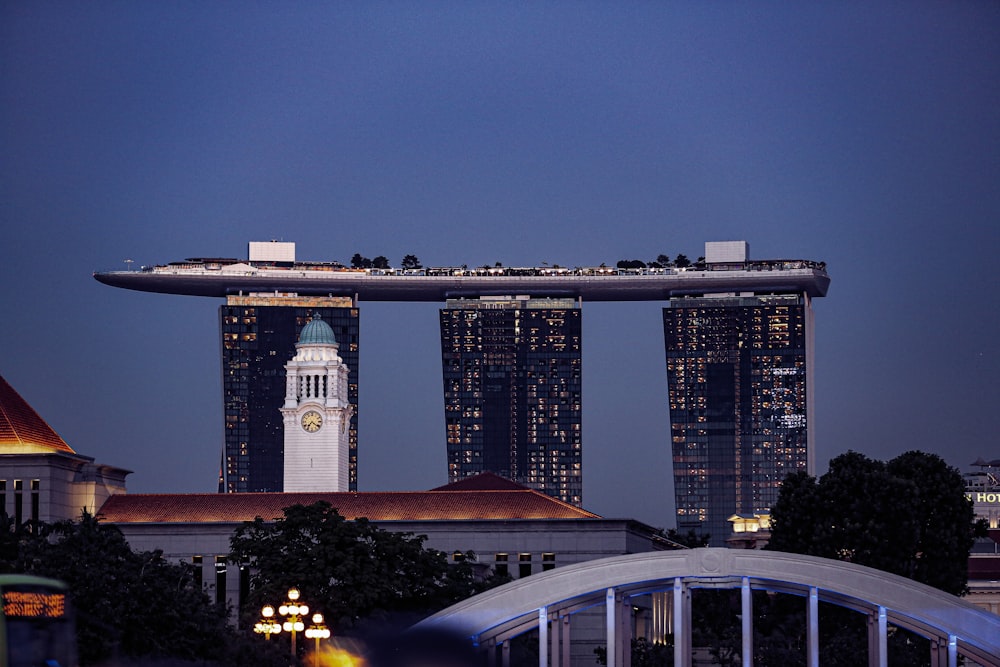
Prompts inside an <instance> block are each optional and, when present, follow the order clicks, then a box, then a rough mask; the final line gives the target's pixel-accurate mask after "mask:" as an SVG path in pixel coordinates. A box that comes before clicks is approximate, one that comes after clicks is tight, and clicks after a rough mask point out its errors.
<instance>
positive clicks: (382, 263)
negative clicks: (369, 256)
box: [372, 255, 390, 269]
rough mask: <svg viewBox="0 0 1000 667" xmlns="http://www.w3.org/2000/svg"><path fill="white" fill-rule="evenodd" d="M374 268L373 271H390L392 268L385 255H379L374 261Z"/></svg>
mask: <svg viewBox="0 0 1000 667" xmlns="http://www.w3.org/2000/svg"><path fill="white" fill-rule="evenodd" d="M372 268H373V269H388V268H390V267H389V258H388V257H386V256H385V255H379V256H378V257H376V258H375V259H373V260H372Z"/></svg>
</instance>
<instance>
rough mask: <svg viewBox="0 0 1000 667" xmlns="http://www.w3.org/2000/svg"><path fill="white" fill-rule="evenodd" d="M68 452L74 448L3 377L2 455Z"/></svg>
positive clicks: (0, 399)
mask: <svg viewBox="0 0 1000 667" xmlns="http://www.w3.org/2000/svg"><path fill="white" fill-rule="evenodd" d="M46 452H66V453H69V454H75V452H74V451H73V449H72V448H71V447H70V446H69V445H67V444H66V442H65V441H64V440H63V439H62V438H60V437H59V434H57V433H56V432H55V431H54V430H52V427H51V426H49V425H48V424H47V423H45V420H44V419H42V418H41V417H40V416H39V415H38V413H37V412H35V411H34V409H33V408H32V407H31V406H30V405H28V402H27V401H25V400H24V399H23V398H21V395H20V394H18V393H17V392H16V391H14V388H13V387H11V386H10V384H8V383H7V381H6V380H5V379H3V377H2V376H0V454H35V453H46Z"/></svg>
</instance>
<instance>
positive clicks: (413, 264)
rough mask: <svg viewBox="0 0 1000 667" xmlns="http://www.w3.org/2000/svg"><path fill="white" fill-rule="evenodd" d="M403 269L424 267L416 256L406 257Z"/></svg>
mask: <svg viewBox="0 0 1000 667" xmlns="http://www.w3.org/2000/svg"><path fill="white" fill-rule="evenodd" d="M403 268H404V269H411V270H412V269H420V268H423V267H422V266H421V265H420V260H419V259H417V256H416V255H404V256H403Z"/></svg>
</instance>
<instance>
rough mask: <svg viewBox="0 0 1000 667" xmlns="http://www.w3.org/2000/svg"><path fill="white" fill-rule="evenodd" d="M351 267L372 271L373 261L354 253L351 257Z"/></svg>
mask: <svg viewBox="0 0 1000 667" xmlns="http://www.w3.org/2000/svg"><path fill="white" fill-rule="evenodd" d="M351 267H352V268H355V269H370V268H371V267H372V261H371V260H370V259H368V258H367V257H364V256H362V254H361V253H360V252H356V253H354V256H353V257H351Z"/></svg>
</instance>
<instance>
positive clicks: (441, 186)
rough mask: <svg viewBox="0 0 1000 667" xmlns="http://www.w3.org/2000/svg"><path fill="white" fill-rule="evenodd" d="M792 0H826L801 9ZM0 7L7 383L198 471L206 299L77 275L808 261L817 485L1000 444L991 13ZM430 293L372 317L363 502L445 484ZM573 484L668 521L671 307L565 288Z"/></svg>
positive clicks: (93, 427) (193, 483) (863, 7)
mask: <svg viewBox="0 0 1000 667" xmlns="http://www.w3.org/2000/svg"><path fill="white" fill-rule="evenodd" d="M809 4H812V3H809ZM815 4H817V5H822V6H820V7H816V6H807V7H800V6H798V5H797V4H795V3H773V4H772V3H767V2H752V3H751V2H739V3H737V2H713V3H695V2H676V3H669V2H662V3H645V2H641V3H639V2H637V3H611V2H606V3H602V2H542V3H533V2H532V3H528V2H525V3H516V2H513V3H506V2H502V3H501V2H497V3H480V2H377V3H376V2H371V3H326V2H297V3H278V2H274V3H268V2H212V3H201V2H168V3H161V2H100V1H99V2H87V3H81V2H54V3H47V2H21V1H10V0H0V225H2V228H0V231H2V234H0V260H2V261H0V306H2V313H3V317H2V320H0V375H3V376H4V377H5V378H6V379H7V380H8V381H9V382H10V383H11V384H12V385H13V386H14V387H15V389H17V390H18V391H19V392H20V393H21V394H22V395H23V396H24V397H25V398H26V399H27V400H28V402H29V403H31V404H32V405H33V406H34V407H35V408H36V409H37V410H38V411H39V412H40V413H41V414H42V416H43V417H44V418H45V419H46V420H48V421H49V423H50V424H51V425H52V426H53V427H54V428H55V429H56V430H57V431H58V432H59V433H60V435H62V436H63V437H64V438H65V439H66V441H67V442H69V444H70V445H71V446H72V447H73V448H75V449H76V450H77V451H78V452H80V453H83V454H86V455H88V456H93V457H94V458H96V459H97V461H98V462H102V463H109V464H112V465H117V466H121V467H124V468H128V469H131V470H134V471H135V472H134V474H133V475H131V476H130V477H129V489H130V491H132V492H206V491H207V492H211V491H215V489H216V485H217V476H218V470H219V463H220V452H221V448H222V418H221V413H222V395H221V386H220V384H221V382H220V367H219V366H220V360H219V332H218V307H219V305H220V301H219V300H214V299H206V298H199V297H184V296H166V295H156V294H146V293H140V292H129V291H125V290H118V289H112V288H109V287H106V286H103V285H101V284H99V283H97V282H96V281H95V280H94V279H93V278H92V275H91V274H92V273H93V272H94V271H96V270H114V269H125V268H126V262H125V260H126V259H129V260H133V261H134V264H133V265H132V266H135V267H138V266H139V265H143V264H157V263H165V262H169V261H175V260H180V259H183V258H186V257H197V256H228V257H246V252H247V242H248V241H251V240H268V239H280V240H285V241H295V242H296V243H297V244H298V248H297V250H298V257H299V258H300V259H315V260H340V261H342V262H348V261H349V259H350V257H351V255H353V254H354V253H355V252H360V253H361V254H363V255H366V256H368V257H373V256H375V255H385V256H387V257H389V258H390V260H392V262H393V263H394V264H397V265H398V263H399V261H400V259H401V258H402V256H403V255H404V254H410V253H412V254H415V255H417V256H418V257H419V258H420V259H421V260H422V262H423V263H424V264H425V265H432V266H434V265H437V266H440V265H461V264H468V265H470V266H471V265H481V264H484V263H488V264H493V263H494V262H496V261H501V262H503V263H504V264H506V265H521V266H523V265H540V264H541V263H542V262H548V263H550V264H561V265H564V266H593V265H597V264H600V263H601V262H606V263H608V264H614V263H615V262H616V261H618V260H619V259H624V258H627V259H633V258H637V259H643V260H649V259H652V258H655V257H656V256H657V255H658V254H661V253H664V254H669V255H671V256H673V255H676V254H677V253H684V254H686V255H688V256H689V257H691V258H695V257H697V256H699V255H702V254H704V249H703V248H704V245H703V244H704V242H705V241H710V240H736V239H743V240H747V241H748V242H749V243H750V253H751V257H753V258H757V259H770V258H804V259H813V260H822V261H825V262H827V265H828V270H829V273H830V275H831V278H832V281H833V282H832V286H831V289H830V292H829V295H828V296H827V297H826V298H823V299H818V300H816V302H815V313H816V334H817V335H816V367H815V378H816V391H815V397H816V401H817V405H816V420H815V423H814V425H813V426H814V434H815V451H816V456H817V463H818V466H817V468H818V472H820V473H822V472H823V471H824V470H825V469H826V466H827V462H828V461H829V460H830V458H831V457H834V456H836V455H837V454H840V453H842V452H844V451H846V450H848V449H854V450H858V451H861V452H863V453H865V454H867V455H869V456H873V457H876V458H883V459H884V458H891V457H893V456H895V455H897V454H899V453H901V452H903V451H906V450H909V449H922V450H926V451H931V452H936V453H938V454H941V455H942V456H944V457H945V458H946V459H947V461H948V462H949V463H951V464H952V465H954V466H957V467H959V468H961V469H963V470H965V469H968V467H969V464H970V463H971V462H972V461H973V460H975V459H976V458H977V457H980V456H982V457H984V458H987V459H991V458H1000V441H998V438H997V433H998V432H1000V405H998V403H1000V402H998V398H1000V392H998V391H997V386H998V382H997V377H998V376H1000V352H998V346H997V333H998V330H1000V298H998V296H997V294H998V292H997V286H998V282H1000V281H998V280H997V263H998V259H1000V4H998V3H995V2H986V1H983V2H891V3H890V2H876V3H851V2H841V3H834V2H830V3H815ZM437 308H438V306H437V305H436V304H411V303H402V304H392V303H388V304H387V303H362V305H361V334H362V340H361V345H362V347H361V378H360V391H361V396H360V406H361V407H360V413H361V425H360V463H359V466H360V469H359V475H360V482H359V487H360V489H361V490H412V489H427V488H431V487H433V486H437V485H440V484H443V483H445V482H446V481H447V480H446V464H445V444H444V409H443V393H442V386H441V366H440V348H439V334H438V317H437ZM583 326H584V352H583V354H584V359H583V373H584V426H583V428H584V431H583V437H584V441H583V442H584V444H583V446H584V452H583V457H584V459H583V460H584V505H585V506H586V507H587V508H588V509H590V510H592V511H595V512H598V513H600V514H603V515H605V516H613V517H635V518H639V519H641V520H643V521H646V522H648V523H650V524H652V525H655V526H663V527H669V526H672V525H673V521H674V518H673V487H672V481H671V470H670V447H669V434H668V417H667V390H666V369H665V361H664V352H663V333H662V324H661V304H659V303H653V302H649V303H628V304H613V303H585V304H584V312H583Z"/></svg>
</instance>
